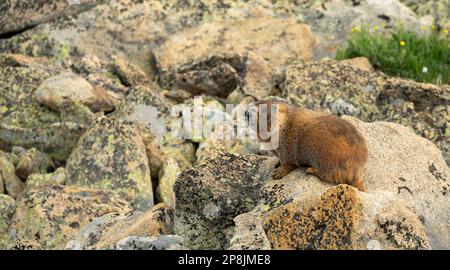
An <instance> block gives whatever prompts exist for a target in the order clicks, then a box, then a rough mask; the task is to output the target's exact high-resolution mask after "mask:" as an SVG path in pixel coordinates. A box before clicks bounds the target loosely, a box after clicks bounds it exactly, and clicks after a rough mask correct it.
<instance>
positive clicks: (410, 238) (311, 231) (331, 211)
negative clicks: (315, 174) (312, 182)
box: [264, 185, 430, 250]
mask: <svg viewBox="0 0 450 270" xmlns="http://www.w3.org/2000/svg"><path fill="white" fill-rule="evenodd" d="M368 197H370V195H369V196H368ZM366 200H367V201H366ZM373 210H374V208H372V205H371V202H370V200H368V199H366V197H365V196H364V195H362V194H359V193H358V191H357V190H356V189H354V188H353V187H350V186H347V185H338V186H335V187H331V188H328V189H327V190H325V192H324V193H323V194H322V195H320V197H319V198H315V199H310V200H305V201H299V202H292V203H288V204H286V205H283V206H281V207H278V208H276V209H274V210H271V211H269V212H268V213H267V214H265V215H264V229H265V231H266V233H267V235H268V238H269V239H270V241H271V243H272V247H273V248H274V249H282V250H285V249H367V245H368V244H369V242H370V241H374V239H373V238H376V240H375V241H377V242H378V243H380V245H381V247H382V248H384V249H429V248H430V243H429V239H428V237H427V234H426V232H425V229H424V226H423V224H422V223H421V222H420V219H419V216H418V215H415V214H414V213H413V212H411V211H410V210H408V209H405V208H403V207H402V206H400V205H399V204H398V203H397V204H396V203H392V204H390V205H384V206H383V207H382V209H381V211H379V213H377V214H376V218H375V220H376V221H375V222H374V221H373V220H370V222H368V221H369V220H367V219H370V218H371V217H370V214H369V213H370V211H373ZM389 212H390V213H389ZM393 213H395V214H393ZM371 214H372V213H371ZM392 214H393V215H392ZM372 218H373V217H372ZM366 222H368V224H365V223H366ZM372 222H373V223H372ZM374 225H375V226H374ZM376 225H378V226H379V227H376ZM366 226H370V229H369V228H366ZM368 239H371V240H370V241H368ZM381 243H383V244H381Z"/></svg>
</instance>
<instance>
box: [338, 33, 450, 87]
mask: <svg viewBox="0 0 450 270" xmlns="http://www.w3.org/2000/svg"><path fill="white" fill-rule="evenodd" d="M359 56H364V57H367V58H368V59H369V61H370V63H371V64H372V65H373V67H374V68H375V69H377V70H381V71H383V72H384V73H386V74H388V75H391V76H398V77H404V78H410V79H413V80H415V81H418V82H428V83H434V84H450V36H449V33H448V32H447V31H445V32H440V33H437V32H436V31H431V33H428V34H418V33H415V32H412V31H408V30H405V29H403V28H398V29H396V30H395V31H394V32H393V33H383V32H381V31H378V29H377V28H376V27H375V28H374V29H371V30H368V29H367V27H360V28H356V27H354V28H353V29H352V34H351V36H350V38H349V40H348V42H347V44H345V47H343V48H340V49H338V52H337V54H336V58H337V59H338V60H342V59H349V58H354V57H359Z"/></svg>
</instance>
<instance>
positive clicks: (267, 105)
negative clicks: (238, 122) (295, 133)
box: [245, 100, 289, 142]
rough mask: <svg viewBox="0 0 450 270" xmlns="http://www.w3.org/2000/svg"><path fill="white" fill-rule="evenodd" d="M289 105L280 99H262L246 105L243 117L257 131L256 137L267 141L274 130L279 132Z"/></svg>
mask: <svg viewBox="0 0 450 270" xmlns="http://www.w3.org/2000/svg"><path fill="white" fill-rule="evenodd" d="M288 109H289V106H288V105H287V104H286V103H284V102H281V101H270V100H262V101H258V102H254V103H252V104H250V105H249V106H248V107H247V110H246V111H245V118H246V120H247V122H248V123H249V125H250V127H251V128H252V129H253V130H254V131H255V132H256V133H257V136H258V139H259V140H260V141H262V142H268V141H270V140H271V137H272V136H273V135H274V134H275V132H279V128H280V126H282V125H283V124H284V122H285V120H286V118H287V113H288Z"/></svg>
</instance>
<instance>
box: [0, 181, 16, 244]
mask: <svg viewBox="0 0 450 270" xmlns="http://www.w3.org/2000/svg"><path fill="white" fill-rule="evenodd" d="M0 178H1V177H0ZM14 203H15V201H14V199H13V198H12V197H10V196H8V195H5V194H0V250H5V249H9V248H10V241H9V238H8V226H9V222H10V219H11V217H12V215H13V212H14Z"/></svg>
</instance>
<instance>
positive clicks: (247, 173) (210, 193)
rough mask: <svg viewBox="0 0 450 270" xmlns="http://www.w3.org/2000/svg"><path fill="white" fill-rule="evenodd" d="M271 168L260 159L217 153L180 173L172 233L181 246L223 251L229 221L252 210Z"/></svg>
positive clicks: (230, 225)
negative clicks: (180, 239) (178, 239)
mask: <svg viewBox="0 0 450 270" xmlns="http://www.w3.org/2000/svg"><path fill="white" fill-rule="evenodd" d="M272 163H273V162H272ZM274 165H275V164H270V160H269V159H267V158H266V157H262V156H256V155H247V156H242V155H235V154H229V153H220V154H218V155H216V156H214V157H211V158H209V159H206V160H205V161H203V162H201V163H200V164H198V165H196V166H194V167H191V168H189V169H187V170H185V171H183V172H182V173H181V174H180V175H179V176H178V178H177V181H176V183H175V186H174V191H175V197H176V208H175V233H176V234H177V235H180V236H181V237H183V238H184V240H185V246H186V247H187V248H194V249H222V248H225V247H227V246H228V245H229V238H230V236H231V235H232V229H233V218H234V217H236V216H237V215H239V214H242V213H245V212H248V211H250V210H251V209H253V208H254V207H255V205H256V204H257V201H258V195H259V191H260V188H261V186H262V185H263V184H264V182H265V181H266V180H267V178H268V177H269V175H270V172H271V169H272V167H273V166H274Z"/></svg>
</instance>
